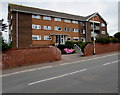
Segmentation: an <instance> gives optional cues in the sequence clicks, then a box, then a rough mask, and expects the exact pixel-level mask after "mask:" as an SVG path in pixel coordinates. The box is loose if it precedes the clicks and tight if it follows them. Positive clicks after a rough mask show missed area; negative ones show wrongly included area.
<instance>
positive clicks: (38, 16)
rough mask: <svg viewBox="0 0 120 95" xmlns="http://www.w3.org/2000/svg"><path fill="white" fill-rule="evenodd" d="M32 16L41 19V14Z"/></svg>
mask: <svg viewBox="0 0 120 95" xmlns="http://www.w3.org/2000/svg"><path fill="white" fill-rule="evenodd" d="M32 18H36V19H41V17H40V15H32Z"/></svg>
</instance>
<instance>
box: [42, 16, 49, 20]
mask: <svg viewBox="0 0 120 95" xmlns="http://www.w3.org/2000/svg"><path fill="white" fill-rule="evenodd" d="M43 19H44V20H51V17H48V16H44V17H43Z"/></svg>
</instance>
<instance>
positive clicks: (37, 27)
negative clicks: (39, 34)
mask: <svg viewBox="0 0 120 95" xmlns="http://www.w3.org/2000/svg"><path fill="white" fill-rule="evenodd" d="M32 29H41V25H36V24H32Z"/></svg>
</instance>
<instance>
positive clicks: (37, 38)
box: [32, 35, 41, 40]
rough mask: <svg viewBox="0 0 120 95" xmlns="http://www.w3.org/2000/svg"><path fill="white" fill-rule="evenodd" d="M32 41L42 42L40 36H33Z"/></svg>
mask: <svg viewBox="0 0 120 95" xmlns="http://www.w3.org/2000/svg"><path fill="white" fill-rule="evenodd" d="M32 40H41V36H40V35H32Z"/></svg>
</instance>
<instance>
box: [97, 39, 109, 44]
mask: <svg viewBox="0 0 120 95" xmlns="http://www.w3.org/2000/svg"><path fill="white" fill-rule="evenodd" d="M109 42H110V39H109V38H107V37H101V38H97V39H96V43H102V44H107V43H109Z"/></svg>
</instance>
